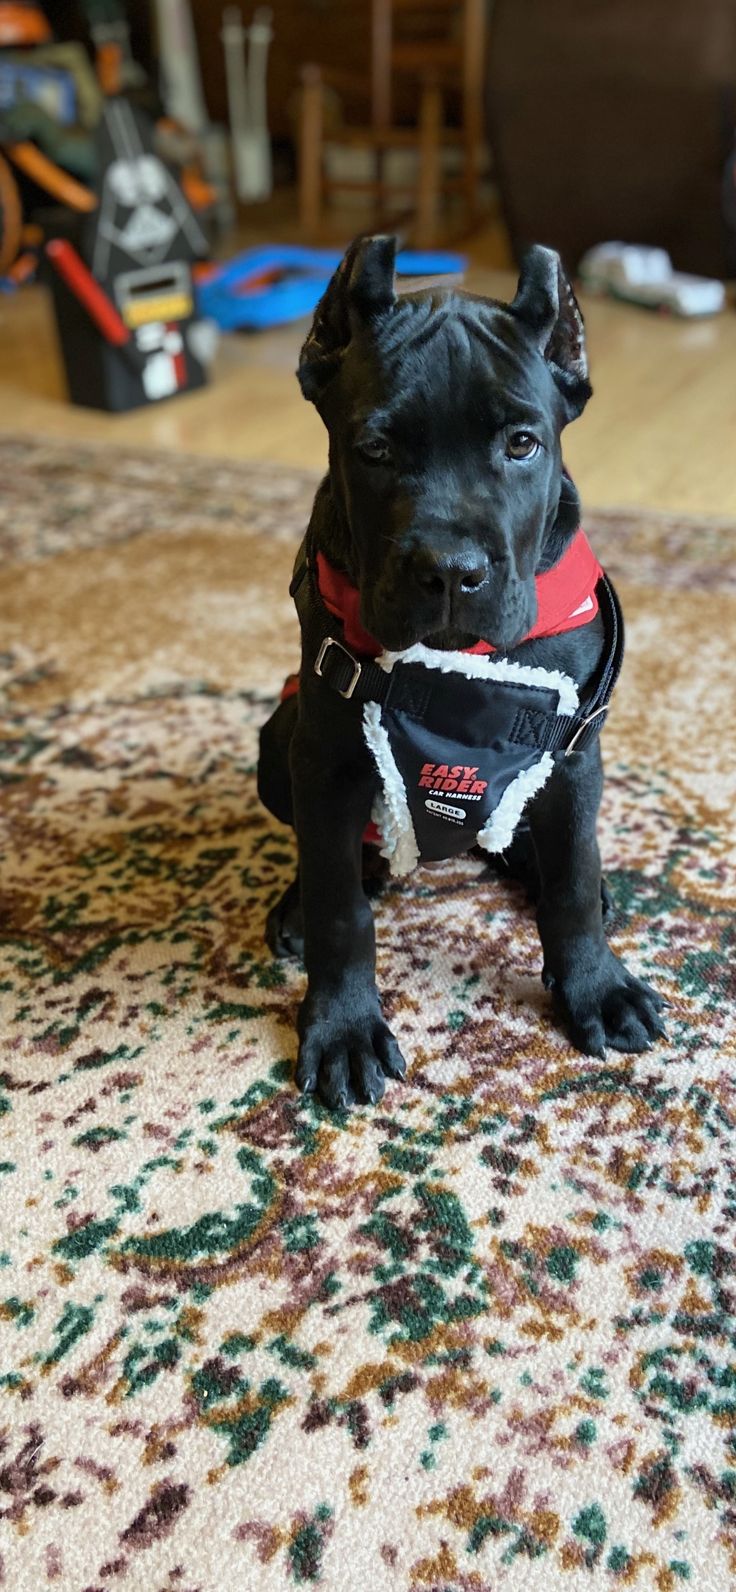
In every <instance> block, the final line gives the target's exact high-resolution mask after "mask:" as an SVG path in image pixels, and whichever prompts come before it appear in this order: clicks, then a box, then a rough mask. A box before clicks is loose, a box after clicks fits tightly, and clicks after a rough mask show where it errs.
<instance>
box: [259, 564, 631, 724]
mask: <svg viewBox="0 0 736 1592" xmlns="http://www.w3.org/2000/svg"><path fill="white" fill-rule="evenodd" d="M289 590H290V592H291V595H292V597H293V598H294V601H295V604H296V610H297V614H298V616H299V623H300V625H301V632H302V659H303V662H302V667H303V668H304V667H306V668H309V669H312V670H313V671H314V673H315V674H317V675H318V676H319V677H320V679H322V680H323V681H324V682H325V685H327V686H329V688H330V689H331V690H332V691H336V692H338V693H339V694H340V695H341V696H343V697H345V698H346V699H349V700H350V701H356V702H379V703H381V704H385V705H387V706H391V707H392V708H400V709H401V710H402V711H403V712H405V713H410V714H411V715H412V716H413V717H415V718H422V717H423V716H424V714H425V713H426V711H427V708H428V706H429V702H430V700H431V697H432V693H433V691H434V690H435V689H437V688H438V686H441V684H442V682H443V681H446V678H447V676H446V675H442V674H439V675H437V673H436V671H434V670H431V669H423V668H420V669H418V670H417V669H410V668H404V669H394V670H392V671H391V672H390V673H389V672H387V671H386V670H385V669H382V668H381V667H380V665H379V664H378V663H376V662H375V661H374V659H372V658H364V657H356V656H355V654H354V653H352V652H351V651H350V648H349V647H347V646H346V645H345V640H344V636H343V629H342V625H341V623H340V621H339V620H338V619H336V618H335V617H334V616H333V615H332V614H331V613H329V611H328V609H327V608H326V607H325V605H324V603H323V601H322V598H321V596H320V593H319V590H318V587H317V582H316V579H315V576H314V573H313V569H312V567H311V564H310V560H309V555H308V545H307V539H306V538H305V540H304V542H303V543H302V546H301V548H300V551H299V555H298V558H297V563H296V567H295V570H294V576H293V579H292V582H291V586H290V588H289ZM597 591H598V600H599V606H600V611H601V615H602V618H603V624H604V629H605V637H606V642H605V647H604V651H603V657H602V661H601V664H600V666H599V670H598V673H597V675H596V678H595V680H594V682H593V685H592V687H590V688H589V689H588V691H587V693H586V696H585V699H584V701H583V702H581V704H580V707H579V708H578V710H577V712H576V713H573V714H557V713H543V712H536V711H534V710H533V709H521V710H520V711H519V713H517V715H516V717H515V719H514V721H513V724H512V726H511V729H510V731H509V739H510V740H513V741H516V742H519V743H520V744H522V745H525V746H531V747H535V748H538V749H539V750H540V751H549V752H552V753H557V752H563V751H564V752H565V754H566V755H567V753H569V752H573V751H575V752H582V751H584V749H585V747H586V746H588V745H589V744H590V742H591V741H592V740H594V739H595V737H596V735H598V734H600V731H601V730H602V728H603V725H604V724H605V721H606V717H607V710H608V704H609V702H610V699H611V695H612V693H613V688H614V686H615V684H616V681H617V679H618V676H619V672H620V669H621V663H622V660H623V651H624V626H623V616H622V613H621V607H620V604H619V601H618V597H617V595H616V592H615V590H614V588H613V586H612V585H611V583H610V581H609V580H608V578H607V576H605V575H604V576H603V577H602V579H601V580H600V581H599V583H598V588H597ZM425 675H426V679H425V678H424V676H425Z"/></svg>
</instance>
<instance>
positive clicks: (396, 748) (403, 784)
mask: <svg viewBox="0 0 736 1592" xmlns="http://www.w3.org/2000/svg"><path fill="white" fill-rule="evenodd" d="M290 591H291V595H292V596H293V597H294V600H295V603H296V609H297V613H298V615H299V623H300V625H301V632H302V672H304V671H305V670H312V671H313V672H314V673H315V674H316V675H317V676H318V677H319V678H320V679H321V680H322V681H323V682H324V686H325V689H326V690H330V691H336V692H337V693H338V694H339V695H340V696H342V697H344V698H345V699H346V700H348V701H351V702H355V703H356V704H359V705H360V706H361V707H362V713H363V734H364V736H365V740H366V743H367V745H368V746H369V748H370V750H371V753H372V755H373V757H374V760H375V763H376V768H377V771H378V774H379V777H380V781H381V793H380V795H379V797H378V798H377V801H376V804H375V806H374V811H373V818H374V821H375V823H376V826H377V828H378V830H379V831H380V835H381V851H382V853H383V855H384V856H386V857H388V859H389V862H390V866H391V872H392V873H394V874H403V873H407V872H409V870H410V869H411V868H413V867H414V866H415V864H416V863H417V862H418V860H419V859H420V858H423V859H425V860H426V861H437V860H439V859H440V858H444V857H452V856H455V855H456V854H458V853H459V852H464V851H467V850H468V849H469V847H471V846H473V845H481V846H483V847H484V848H485V850H487V851H489V852H497V851H504V850H506V848H507V847H508V846H509V845H510V843H511V841H512V839H513V836H514V832H515V829H516V827H517V824H518V822H519V819H520V817H521V814H522V812H523V810H524V807H525V806H526V804H527V802H528V801H529V800H530V798H531V797H532V796H534V795H535V794H536V792H537V791H539V790H541V789H542V786H543V785H545V784H546V782H547V780H548V779H549V776H550V774H551V773H552V770H553V768H554V766H555V760H556V759H557V758H559V757H569V756H570V755H571V754H573V753H575V752H581V751H583V750H584V748H585V747H586V746H588V745H589V743H590V742H591V741H592V740H593V739H594V737H595V736H596V735H598V734H599V733H600V730H601V729H602V727H603V724H604V723H605V719H606V715H607V711H608V705H609V702H610V699H611V695H612V692H613V688H614V686H615V684H616V680H617V678H618V674H619V670H620V668H621V662H622V658H623V649H624V629H623V618H622V614H621V608H620V605H619V601H618V598H617V596H616V592H615V590H614V588H613V586H612V585H611V583H610V581H609V580H608V579H607V578H606V576H605V575H604V576H602V578H601V580H600V581H599V582H598V586H597V588H596V596H597V598H598V603H599V608H600V612H601V615H602V617H603V624H604V629H605V642H604V646H603V651H602V655H601V660H600V663H599V665H598V669H597V671H596V674H595V677H594V679H593V681H592V683H591V684H590V685H589V686H588V688H587V690H586V693H585V697H584V699H583V700H582V701H581V700H580V697H579V692H578V687H577V685H576V682H575V681H574V680H573V679H572V678H571V677H570V675H567V674H563V673H562V672H561V671H559V670H549V669H542V668H540V667H538V666H534V667H532V666H529V665H525V664H521V663H516V662H513V661H511V660H509V659H507V658H504V657H488V656H485V655H483V656H480V655H478V654H474V653H466V652H442V651H439V650H436V649H434V648H430V647H425V646H424V645H423V644H422V643H418V644H417V645H415V646H413V647H410V648H409V649H408V650H407V651H406V652H402V653H382V654H381V656H380V657H378V658H375V659H373V658H366V657H361V656H356V654H355V653H354V652H353V651H351V649H350V648H349V647H347V646H346V644H345V639H344V635H343V629H342V625H341V623H340V621H339V620H338V619H336V618H335V617H334V616H333V615H332V614H331V613H330V612H329V610H328V609H327V608H326V606H325V604H324V602H323V601H322V598H321V596H320V592H319V588H318V585H317V579H316V574H315V569H314V562H313V558H312V556H311V549H310V548H309V546H308V541H307V539H306V538H305V541H304V542H303V543H302V547H301V549H300V551H299V555H298V557H297V562H296V566H295V570H294V577H293V580H292V583H291V587H290Z"/></svg>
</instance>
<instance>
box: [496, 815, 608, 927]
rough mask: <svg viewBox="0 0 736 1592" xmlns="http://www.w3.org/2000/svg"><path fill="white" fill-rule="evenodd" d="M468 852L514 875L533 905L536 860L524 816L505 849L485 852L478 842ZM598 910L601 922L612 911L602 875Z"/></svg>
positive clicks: (503, 875) (536, 885) (502, 872)
mask: <svg viewBox="0 0 736 1592" xmlns="http://www.w3.org/2000/svg"><path fill="white" fill-rule="evenodd" d="M471 855H472V856H474V857H477V858H478V861H479V862H485V864H486V866H487V867H488V869H489V871H490V872H491V873H494V874H499V875H500V876H501V878H503V879H516V880H517V881H518V883H519V884H521V885H523V886H524V889H525V890H526V893H527V895H528V897H529V900H530V901H532V902H533V903H534V904H535V905H536V903H537V901H538V900H539V891H540V887H541V880H540V877H539V862H538V860H537V853H536V850H535V846H534V841H533V840H532V832H531V829H530V828H529V824H528V823H527V821H526V819H525V818H522V820H521V823H520V824H519V825H518V827H517V829H516V832H515V834H514V838H513V840H512V842H511V845H510V846H508V847H507V849H506V851H503V852H501V851H496V852H493V853H491V855H490V856H489V854H488V852H487V851H484V850H483V848H482V846H473V847H471ZM601 910H602V913H603V921H604V923H605V921H606V919H607V918H609V917H610V915H611V913H612V912H613V896H612V895H611V892H610V890H609V888H608V885H607V883H606V881H605V879H601Z"/></svg>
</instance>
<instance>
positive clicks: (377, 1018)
mask: <svg viewBox="0 0 736 1592" xmlns="http://www.w3.org/2000/svg"><path fill="white" fill-rule="evenodd" d="M313 733H314V732H310V731H307V730H304V731H302V729H301V726H300V727H299V728H298V729H297V731H296V733H295V735H294V741H293V743H292V759H291V767H292V789H293V793H294V819H295V826H296V833H297V842H298V847H299V876H300V886H301V902H302V914H303V920H304V961H305V964H306V969H307V978H308V985H307V993H306V996H305V998H304V1001H303V1003H302V1006H301V1010H300V1013H299V1022H298V1029H299V1039H300V1045H299V1058H298V1063H297V1074H296V1078H297V1083H298V1085H299V1087H300V1088H301V1089H302V1090H304V1091H305V1092H306V1093H312V1092H315V1091H316V1092H317V1093H318V1094H319V1096H320V1099H321V1100H322V1101H323V1102H324V1104H325V1105H327V1106H329V1107H331V1109H332V1110H346V1109H347V1108H348V1107H349V1106H351V1105H354V1104H355V1102H356V1101H371V1102H375V1101H377V1100H380V1098H381V1096H382V1095H383V1092H384V1088H385V1079H386V1077H390V1078H403V1077H404V1075H405V1072H406V1064H405V1062H404V1059H403V1056H402V1055H401V1052H400V1050H399V1047H398V1045H397V1043H396V1040H395V1039H394V1037H393V1034H392V1033H391V1030H390V1029H389V1027H388V1025H387V1023H386V1022H385V1021H384V1018H383V1014H382V1012H381V1007H380V1003H379V999H378V991H377V989H376V983H375V933H374V926H373V913H372V910H371V907H370V904H369V902H368V900H367V898H366V895H365V891H364V889H363V881H362V849H363V848H362V839H363V832H364V829H365V826H366V823H367V821H368V818H369V817H370V811H371V805H372V801H373V794H374V784H375V775H374V773H373V771H372V768H371V765H370V763H369V762H368V760H367V755H361V756H359V757H357V758H351V759H350V761H349V762H345V763H342V764H332V763H329V762H328V763H326V762H325V758H324V745H325V741H324V740H323V739H317V738H315V739H314V740H310V739H309V736H310V734H313Z"/></svg>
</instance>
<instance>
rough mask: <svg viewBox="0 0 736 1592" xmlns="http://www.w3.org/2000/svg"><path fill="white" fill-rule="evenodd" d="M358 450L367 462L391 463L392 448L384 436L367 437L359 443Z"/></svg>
mask: <svg viewBox="0 0 736 1592" xmlns="http://www.w3.org/2000/svg"><path fill="white" fill-rule="evenodd" d="M358 452H359V453H360V455H361V457H362V458H363V459H365V462H366V464H390V462H391V449H390V447H389V445H388V443H387V442H386V441H384V438H383V437H366V438H364V440H363V441H362V442H359V443H358Z"/></svg>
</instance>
